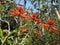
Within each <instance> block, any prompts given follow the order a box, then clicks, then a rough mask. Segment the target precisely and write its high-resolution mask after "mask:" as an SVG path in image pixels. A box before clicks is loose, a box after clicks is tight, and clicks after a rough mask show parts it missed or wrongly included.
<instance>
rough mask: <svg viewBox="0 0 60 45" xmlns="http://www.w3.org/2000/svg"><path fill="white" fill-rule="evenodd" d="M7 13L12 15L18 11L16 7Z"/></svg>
mask: <svg viewBox="0 0 60 45" xmlns="http://www.w3.org/2000/svg"><path fill="white" fill-rule="evenodd" d="M8 13H10V14H12V15H18V14H19V11H18V10H17V9H11V10H10V11H9V12H8Z"/></svg>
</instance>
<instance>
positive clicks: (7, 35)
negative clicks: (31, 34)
mask: <svg viewBox="0 0 60 45" xmlns="http://www.w3.org/2000/svg"><path fill="white" fill-rule="evenodd" d="M0 20H1V21H3V22H6V23H7V24H8V30H9V33H8V35H7V36H6V37H5V39H4V40H3V41H2V44H1V45H3V44H4V43H5V41H6V40H7V38H8V37H9V35H10V24H9V22H8V21H6V20H2V19H1V18H0Z"/></svg>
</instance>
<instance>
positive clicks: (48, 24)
mask: <svg viewBox="0 0 60 45" xmlns="http://www.w3.org/2000/svg"><path fill="white" fill-rule="evenodd" d="M9 13H10V14H12V15H19V16H20V17H22V18H25V19H29V20H33V21H36V22H38V23H41V22H43V24H39V26H40V27H46V28H49V29H51V30H52V31H54V32H60V30H58V29H56V28H55V27H54V26H53V24H54V20H52V19H48V22H45V21H42V20H40V19H38V18H37V16H38V14H37V13H36V12H32V15H30V14H26V12H25V11H24V9H23V7H22V6H20V5H16V8H14V9H11V10H10V11H9ZM24 31H25V30H24ZM37 32H38V31H35V34H36V33H37Z"/></svg>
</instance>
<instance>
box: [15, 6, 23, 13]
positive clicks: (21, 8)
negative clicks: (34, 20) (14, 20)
mask: <svg viewBox="0 0 60 45" xmlns="http://www.w3.org/2000/svg"><path fill="white" fill-rule="evenodd" d="M16 7H17V9H18V10H19V11H20V13H21V14H24V10H23V7H22V6H20V5H17V6H16Z"/></svg>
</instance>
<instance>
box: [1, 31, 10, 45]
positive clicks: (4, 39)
mask: <svg viewBox="0 0 60 45" xmlns="http://www.w3.org/2000/svg"><path fill="white" fill-rule="evenodd" d="M9 35H10V32H9V33H8V35H7V36H6V37H5V39H4V40H3V42H2V44H1V45H4V43H5V41H6V40H7V38H8V37H9Z"/></svg>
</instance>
